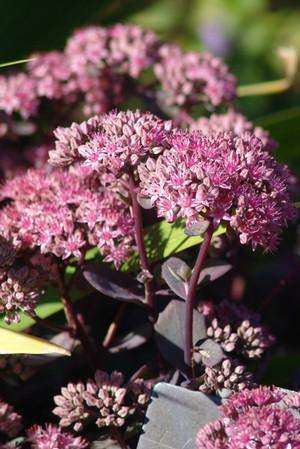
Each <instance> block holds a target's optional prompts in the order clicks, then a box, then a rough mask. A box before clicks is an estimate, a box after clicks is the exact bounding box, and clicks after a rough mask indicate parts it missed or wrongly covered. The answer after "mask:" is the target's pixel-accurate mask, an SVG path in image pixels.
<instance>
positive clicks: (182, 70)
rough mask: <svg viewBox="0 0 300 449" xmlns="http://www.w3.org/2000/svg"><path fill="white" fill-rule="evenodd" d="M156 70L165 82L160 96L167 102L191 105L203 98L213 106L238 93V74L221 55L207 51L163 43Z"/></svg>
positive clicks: (161, 80) (230, 99) (162, 82)
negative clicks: (229, 67)
mask: <svg viewBox="0 0 300 449" xmlns="http://www.w3.org/2000/svg"><path fill="white" fill-rule="evenodd" d="M154 73H155V75H156V76H157V78H158V80H159V81H160V82H161V84H162V88H163V89H162V92H161V99H162V101H163V102H165V103H166V104H167V105H171V106H172V105H176V106H180V107H185V108H186V107H188V106H189V107H190V106H192V105H194V104H197V103H199V102H201V101H204V102H206V103H211V104H212V105H213V106H218V105H219V104H221V103H223V102H225V103H230V102H232V101H233V100H234V98H235V95H236V78H235V77H234V76H233V75H232V74H231V73H230V72H229V71H228V68H227V66H226V65H224V64H223V63H222V61H221V60H220V59H219V58H216V57H214V56H212V55H211V54H210V53H208V52H203V53H200V52H196V51H195V52H186V53H185V52H183V51H182V50H181V49H180V48H179V47H178V46H177V45H174V44H164V45H162V46H161V48H160V49H159V60H158V62H157V63H156V64H155V66H154Z"/></svg>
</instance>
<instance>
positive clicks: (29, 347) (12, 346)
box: [0, 327, 70, 355]
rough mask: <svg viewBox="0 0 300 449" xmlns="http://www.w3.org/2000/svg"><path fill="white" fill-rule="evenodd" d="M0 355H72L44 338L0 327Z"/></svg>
mask: <svg viewBox="0 0 300 449" xmlns="http://www.w3.org/2000/svg"><path fill="white" fill-rule="evenodd" d="M0 354H61V355H70V352H69V351H67V350H66V349H65V348H62V347H61V346H58V345H55V344H54V343H50V342H49V341H47V340H43V339H42V338H38V337H34V336H33V335H28V334H22V333H19V332H15V331H12V330H9V329H3V327H0Z"/></svg>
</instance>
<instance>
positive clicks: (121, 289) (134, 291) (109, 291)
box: [83, 262, 144, 303]
mask: <svg viewBox="0 0 300 449" xmlns="http://www.w3.org/2000/svg"><path fill="white" fill-rule="evenodd" d="M83 276H84V278H85V279H86V281H87V282H88V283H89V284H90V285H91V286H92V287H94V288H95V289H96V290H98V291H99V292H101V293H102V294H103V295H105V296H109V297H110V298H114V299H118V300H120V301H128V302H138V303H140V302H143V300H144V294H143V287H142V284H140V283H139V282H138V281H137V280H136V279H134V278H133V277H132V276H130V275H129V274H127V273H122V272H119V271H116V270H111V269H110V268H109V266H108V265H107V264H99V263H93V262H90V263H88V264H86V265H85V266H84V268H83Z"/></svg>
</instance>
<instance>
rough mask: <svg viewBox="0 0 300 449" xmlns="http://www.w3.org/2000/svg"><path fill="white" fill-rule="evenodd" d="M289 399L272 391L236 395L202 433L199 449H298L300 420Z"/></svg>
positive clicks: (244, 392)
mask: <svg viewBox="0 0 300 449" xmlns="http://www.w3.org/2000/svg"><path fill="white" fill-rule="evenodd" d="M288 395H289V394H286V393H283V392H282V391H280V390H279V389H272V388H270V387H258V388H256V389H253V390H244V391H242V392H240V393H236V394H235V395H233V396H231V397H230V398H229V399H228V401H227V403H226V405H225V406H222V407H221V418H220V419H219V420H218V421H215V422H213V423H211V424H208V425H206V426H204V427H203V428H202V429H201V430H200V431H199V433H198V435H197V439H196V446H197V449H202V448H203V447H205V448H209V449H221V448H222V449H245V448H246V447H247V448H251V449H266V448H268V449H288V448H295V449H298V448H299V447H300V419H299V416H298V415H295V414H293V413H292V412H291V410H290V409H289V406H288V405H287V404H286V403H285V401H282V398H284V397H285V396H288Z"/></svg>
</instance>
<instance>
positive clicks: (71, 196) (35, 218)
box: [0, 169, 133, 267]
mask: <svg viewBox="0 0 300 449" xmlns="http://www.w3.org/2000/svg"><path fill="white" fill-rule="evenodd" d="M92 184H93V182H92V180H91V179H90V178H89V177H88V176H85V177H84V176H83V175H82V173H81V175H80V176H78V175H77V174H76V171H74V172H72V173H69V172H64V171H61V170H59V169H56V170H54V171H53V172H47V171H45V170H34V169H32V170H29V171H28V172H27V173H26V174H24V175H20V176H18V177H15V178H14V179H13V180H10V181H7V182H6V183H5V184H4V185H3V189H2V193H1V195H2V198H9V199H11V200H13V201H12V202H11V204H9V205H8V206H6V207H4V208H3V209H2V210H1V211H0V230H1V232H2V233H3V235H4V236H6V237H7V238H11V239H13V240H14V241H15V242H16V244H19V245H21V246H22V247H29V248H37V247H38V248H39V249H40V251H41V253H42V254H54V255H55V256H57V257H60V258H62V259H68V258H69V257H71V256H74V257H77V258H80V257H81V256H82V254H84V252H85V251H86V250H87V249H88V248H89V247H91V246H92V245H93V246H95V245H98V247H99V249H100V251H101V253H102V254H103V255H104V256H105V260H107V261H113V262H114V263H115V265H116V266H117V267H118V266H119V265H120V263H121V262H122V261H123V260H124V259H125V258H126V257H127V256H128V254H129V253H130V252H131V251H132V242H133V223H132V218H131V216H130V211H129V208H128V206H127V204H126V203H125V202H123V200H122V199H120V197H119V196H118V195H117V193H115V192H114V191H113V190H112V189H110V188H109V187H103V186H101V185H99V183H98V184H97V185H96V186H93V185H92Z"/></svg>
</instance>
